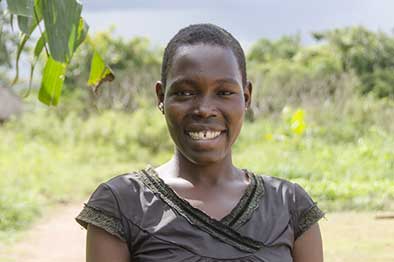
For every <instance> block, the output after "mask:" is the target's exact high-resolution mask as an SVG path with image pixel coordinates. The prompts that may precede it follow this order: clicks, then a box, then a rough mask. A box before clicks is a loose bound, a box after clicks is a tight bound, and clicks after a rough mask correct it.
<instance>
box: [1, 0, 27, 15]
mask: <svg viewBox="0 0 394 262" xmlns="http://www.w3.org/2000/svg"><path fill="white" fill-rule="evenodd" d="M7 6H8V10H10V12H11V13H12V14H15V15H23V16H29V17H33V13H34V11H33V8H34V0H7Z"/></svg>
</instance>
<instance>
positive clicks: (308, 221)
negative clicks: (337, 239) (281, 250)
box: [295, 204, 324, 239]
mask: <svg viewBox="0 0 394 262" xmlns="http://www.w3.org/2000/svg"><path fill="white" fill-rule="evenodd" d="M322 217H324V212H323V211H321V210H320V208H319V207H318V206H317V205H316V204H314V205H313V206H312V207H311V208H310V209H308V210H307V211H306V212H304V213H303V214H302V215H301V218H300V222H299V223H298V226H297V228H296V232H295V239H297V238H298V237H299V236H301V235H302V234H303V233H304V232H305V231H307V230H308V229H309V228H310V227H311V226H312V225H313V224H315V223H316V222H317V221H319V220H320V219H321V218H322Z"/></svg>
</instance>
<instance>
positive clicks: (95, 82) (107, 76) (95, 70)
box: [88, 51, 115, 92]
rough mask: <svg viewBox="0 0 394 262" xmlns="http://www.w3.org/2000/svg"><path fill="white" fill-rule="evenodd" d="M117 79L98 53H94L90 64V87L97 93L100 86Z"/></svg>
mask: <svg viewBox="0 0 394 262" xmlns="http://www.w3.org/2000/svg"><path fill="white" fill-rule="evenodd" d="M114 79H115V76H114V74H113V73H112V71H111V69H110V68H109V67H108V66H107V65H106V64H105V63H104V60H103V59H102V58H101V56H100V55H99V53H98V52H97V51H94V54H93V57H92V62H91V64H90V75H89V80H88V85H89V86H91V87H92V88H93V91H94V92H96V91H97V89H98V88H99V86H100V85H101V84H102V83H103V82H105V81H112V80H114Z"/></svg>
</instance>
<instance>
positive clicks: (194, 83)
mask: <svg viewBox="0 0 394 262" xmlns="http://www.w3.org/2000/svg"><path fill="white" fill-rule="evenodd" d="M181 84H187V85H190V86H193V87H194V86H197V81H194V80H192V79H189V78H180V79H177V80H175V81H174V82H172V83H171V85H170V86H171V87H172V86H179V85H181Z"/></svg>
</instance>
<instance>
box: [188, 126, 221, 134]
mask: <svg viewBox="0 0 394 262" xmlns="http://www.w3.org/2000/svg"><path fill="white" fill-rule="evenodd" d="M201 131H212V132H221V133H224V132H226V129H224V128H222V127H217V126H201V125H199V126H190V127H188V128H186V129H185V133H188V132H201Z"/></svg>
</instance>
